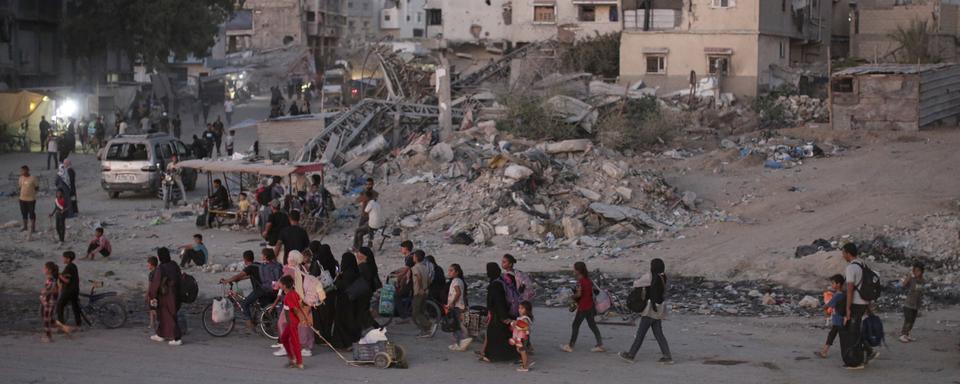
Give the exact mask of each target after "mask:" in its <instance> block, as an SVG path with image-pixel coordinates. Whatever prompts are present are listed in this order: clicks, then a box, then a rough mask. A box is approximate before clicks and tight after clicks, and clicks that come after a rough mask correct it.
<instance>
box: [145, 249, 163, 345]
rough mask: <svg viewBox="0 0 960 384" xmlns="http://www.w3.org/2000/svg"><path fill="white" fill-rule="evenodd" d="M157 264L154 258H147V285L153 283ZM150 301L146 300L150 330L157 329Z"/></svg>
mask: <svg viewBox="0 0 960 384" xmlns="http://www.w3.org/2000/svg"><path fill="white" fill-rule="evenodd" d="M157 264H160V261H159V260H158V259H157V257H156V256H150V257H148V258H147V270H148V271H150V272H149V273H147V285H150V282H151V281H153V274H154V273H156V271H157ZM149 302H150V299H149V298H147V303H148V305H147V308H150V328H149V329H150V330H156V329H157V309H156V308H151V307H150V305H149Z"/></svg>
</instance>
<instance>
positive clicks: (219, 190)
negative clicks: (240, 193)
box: [210, 179, 230, 210]
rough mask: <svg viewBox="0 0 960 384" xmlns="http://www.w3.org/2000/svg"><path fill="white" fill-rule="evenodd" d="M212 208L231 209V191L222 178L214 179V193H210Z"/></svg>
mask: <svg viewBox="0 0 960 384" xmlns="http://www.w3.org/2000/svg"><path fill="white" fill-rule="evenodd" d="M210 208H211V209H219V210H227V209H230V192H227V187H224V186H223V182H221V181H220V179H215V180H213V195H210Z"/></svg>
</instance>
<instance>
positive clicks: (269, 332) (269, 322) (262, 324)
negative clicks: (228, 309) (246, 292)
mask: <svg viewBox="0 0 960 384" xmlns="http://www.w3.org/2000/svg"><path fill="white" fill-rule="evenodd" d="M219 299H227V300H230V303H231V304H233V308H234V313H237V312H242V311H243V301H244V300H245V299H246V298H245V297H244V296H243V295H242V294H241V293H240V292H237V291H235V290H234V289H233V283H230V288H229V289H227V288H226V287H224V294H223V295H222V296H220V297H218V298H216V299H214V300H219ZM250 317H251V318H252V319H257V321H256V329H257V330H259V331H260V334H262V335H263V336H264V337H266V338H268V339H271V340H276V339H278V338H280V334H279V332H278V331H277V320H278V319H279V314H278V313H277V311H276V306H274V305H270V306H268V307H266V308H263V307H262V306H261V305H260V302H259V301H257V302H254V303H253V304H251V305H250ZM200 320H201V324H202V325H203V329H204V330H206V331H207V333H209V334H210V336H213V337H225V336H227V335H229V334H230V332H233V328H234V326H235V325H236V321H237V317H236V315H234V316H233V317H231V318H230V320H226V321H221V322H215V321H213V302H212V301H211V302H210V304H207V306H206V307H204V308H203V313H202V314H201V317H200Z"/></svg>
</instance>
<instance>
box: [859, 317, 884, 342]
mask: <svg viewBox="0 0 960 384" xmlns="http://www.w3.org/2000/svg"><path fill="white" fill-rule="evenodd" d="M860 334H861V336H862V338H863V342H864V343H866V344H867V345H869V346H871V347H879V346H880V345H881V344H883V321H881V320H880V317H879V316H877V315H874V314H869V315H867V317H866V318H864V319H863V323H862V324H861V325H860Z"/></svg>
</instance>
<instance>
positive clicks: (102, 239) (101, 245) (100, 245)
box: [86, 227, 113, 260]
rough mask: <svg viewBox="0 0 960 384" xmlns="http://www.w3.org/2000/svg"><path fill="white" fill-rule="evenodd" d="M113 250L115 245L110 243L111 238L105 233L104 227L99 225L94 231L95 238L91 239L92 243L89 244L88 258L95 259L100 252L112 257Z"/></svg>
mask: <svg viewBox="0 0 960 384" xmlns="http://www.w3.org/2000/svg"><path fill="white" fill-rule="evenodd" d="M112 252H113V247H112V246H111V245H110V240H107V237H106V236H104V235H103V227H97V229H96V230H95V231H94V238H93V240H90V244H89V245H87V256H86V259H90V260H93V258H94V256H96V255H97V254H98V253H99V254H101V255H103V257H110V253H112Z"/></svg>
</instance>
